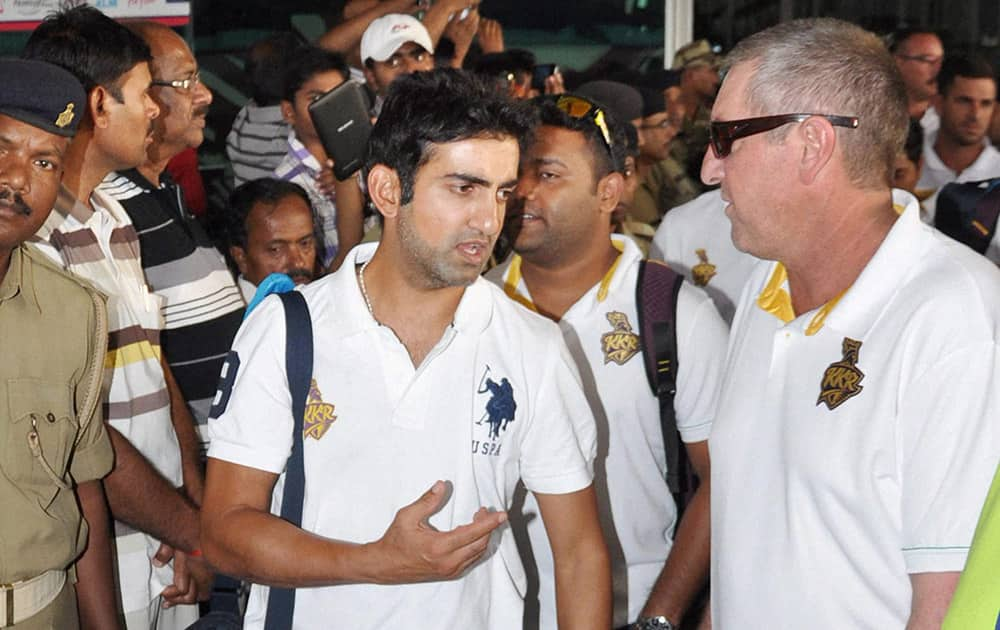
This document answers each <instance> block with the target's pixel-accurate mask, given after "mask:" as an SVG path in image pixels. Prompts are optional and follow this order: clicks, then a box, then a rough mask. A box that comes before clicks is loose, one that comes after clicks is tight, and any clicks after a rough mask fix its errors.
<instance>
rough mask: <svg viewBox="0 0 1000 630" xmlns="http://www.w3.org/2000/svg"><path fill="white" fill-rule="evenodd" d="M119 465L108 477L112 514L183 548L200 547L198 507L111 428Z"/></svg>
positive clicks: (107, 485) (108, 493) (110, 432)
mask: <svg viewBox="0 0 1000 630" xmlns="http://www.w3.org/2000/svg"><path fill="white" fill-rule="evenodd" d="M108 434H109V435H110V436H111V445H112V447H113V448H114V451H115V467H114V469H113V470H112V471H111V474H109V475H108V476H107V477H106V478H105V479H104V487H105V490H106V492H107V497H108V504H109V505H110V506H111V514H112V515H114V517H115V518H116V519H118V520H119V521H122V522H123V523H127V524H129V525H131V526H132V527H134V528H136V529H138V530H139V531H142V532H146V533H147V534H150V535H152V536H153V537H154V538H157V539H159V540H162V541H163V542H165V543H167V544H168V545H170V546H172V547H176V548H178V549H181V550H183V551H193V550H195V549H198V548H199V523H198V508H196V507H195V506H194V505H193V504H192V503H191V502H190V501H189V500H188V499H187V498H186V497H185V496H184V495H183V494H182V493H181V491H179V490H178V489H177V488H174V487H173V486H172V485H170V482H168V481H167V480H166V479H164V478H163V476H162V475H160V473H158V472H157V471H156V469H154V468H153V466H152V464H150V463H149V461H148V460H147V459H146V458H145V457H143V455H142V453H140V452H139V451H137V450H136V448H135V447H134V446H132V443H131V442H129V441H128V440H127V439H126V438H125V437H124V436H123V435H122V434H121V433H119V432H118V431H117V430H115V429H114V428H113V427H110V426H109V427H108Z"/></svg>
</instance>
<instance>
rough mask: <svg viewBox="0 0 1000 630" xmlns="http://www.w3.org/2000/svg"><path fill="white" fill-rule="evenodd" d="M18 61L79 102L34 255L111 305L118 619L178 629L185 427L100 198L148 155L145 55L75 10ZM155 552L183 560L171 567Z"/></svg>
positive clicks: (44, 28) (155, 325) (192, 535)
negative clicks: (114, 178)
mask: <svg viewBox="0 0 1000 630" xmlns="http://www.w3.org/2000/svg"><path fill="white" fill-rule="evenodd" d="M23 56H24V57H26V58H30V59H38V60H42V61H49V62H51V63H56V64H57V65H62V66H63V67H65V68H66V69H67V70H69V71H70V72H71V73H73V74H74V75H75V76H76V77H77V78H78V79H79V80H80V82H81V83H82V84H83V86H84V89H85V90H86V92H87V106H86V112H85V113H84V117H83V119H82V120H81V121H80V127H79V130H78V131H77V135H76V137H75V138H74V139H73V142H72V143H71V144H70V146H69V149H68V150H67V152H66V155H65V162H64V165H65V171H64V175H63V186H62V188H61V190H60V192H59V195H58V197H57V198H56V202H55V207H54V208H53V209H52V213H51V214H50V215H49V217H48V219H47V220H46V221H45V223H44V224H43V225H42V227H41V228H40V229H39V231H38V232H37V233H36V234H35V237H34V242H35V243H36V244H37V245H38V247H39V249H41V250H42V251H43V252H44V253H45V254H46V255H47V256H49V257H50V258H51V259H52V260H53V261H55V262H56V263H57V264H59V265H60V266H61V267H63V268H64V269H67V270H69V271H71V272H73V273H75V274H76V275H78V276H80V277H81V278H83V279H85V280H87V281H88V282H89V283H90V284H92V285H93V286H94V287H96V288H97V289H98V290H100V291H101V292H103V293H105V294H107V296H108V325H109V333H108V349H107V354H106V357H105V360H104V367H105V370H106V377H105V386H104V389H103V398H102V404H103V405H104V410H105V419H106V421H107V426H108V434H109V435H110V437H111V444H112V447H113V449H114V454H115V467H114V469H113V470H112V471H111V474H109V475H108V477H107V478H106V479H105V482H104V483H105V488H106V491H107V496H108V503H109V505H110V507H111V513H112V515H113V516H114V517H115V519H116V523H115V545H116V548H117V554H116V558H117V563H118V570H117V571H116V577H117V581H118V588H119V594H120V597H121V609H122V612H123V613H124V619H125V623H126V626H127V627H128V628H129V629H130V630H136V629H139V628H142V629H143V630H148V629H151V628H156V629H158V630H159V629H163V630H169V629H173V628H178V629H179V628H186V627H187V626H188V625H190V624H191V623H192V622H193V621H194V620H196V619H197V617H198V608H197V606H194V605H191V604H193V603H194V602H195V598H196V592H195V589H192V588H190V586H189V584H188V582H187V580H186V579H185V577H184V575H185V573H186V572H185V570H184V569H185V566H184V563H185V561H186V559H187V558H188V557H190V556H192V555H193V556H197V555H198V549H199V548H200V547H201V544H200V527H199V520H198V519H199V513H198V507H197V504H196V501H197V497H198V496H199V495H200V488H201V483H202V481H201V472H200V470H199V464H198V449H197V438H196V435H195V427H194V423H193V421H192V419H191V415H190V413H189V412H188V409H187V406H186V405H185V404H184V400H183V396H182V395H181V393H180V391H179V390H178V388H177V384H176V381H175V380H174V379H173V377H172V373H171V371H170V367H169V365H167V363H166V361H165V360H164V359H163V358H162V353H161V342H160V333H161V330H162V329H163V319H162V318H163V315H162V312H161V298H160V296H158V295H156V294H155V293H153V292H152V291H150V289H149V287H148V285H147V283H146V278H145V276H144V273H143V269H142V265H141V262H140V252H139V237H138V235H137V233H136V229H135V226H133V224H132V221H131V219H130V218H129V216H128V214H127V213H126V212H125V210H124V208H122V206H121V204H120V203H119V202H118V201H117V200H115V199H114V198H113V197H111V196H110V195H108V194H107V192H106V191H104V190H101V189H100V188H99V184H100V183H101V181H102V180H103V179H104V177H105V176H106V175H107V174H108V173H110V172H111V171H115V170H125V169H129V168H134V167H136V166H138V165H139V164H142V163H143V162H145V161H146V159H147V156H146V149H147V148H148V147H149V145H150V144H152V142H153V138H154V125H153V120H154V119H155V118H156V117H157V115H158V114H159V111H160V109H159V107H158V106H157V104H156V102H154V101H153V99H152V98H151V96H150V90H151V89H152V85H151V84H152V76H151V74H150V68H149V61H150V59H151V55H150V50H149V46H147V45H146V43H145V42H143V41H142V39H140V38H139V37H137V36H136V35H135V34H134V33H132V32H131V31H129V30H128V29H127V28H125V27H124V26H122V25H120V24H118V23H117V22H115V21H114V20H112V19H111V18H109V17H107V16H105V15H104V14H103V13H101V12H100V11H98V10H97V9H94V8H93V7H89V6H86V5H81V6H77V7H74V8H69V9H65V10H63V11H60V12H57V13H53V14H51V15H49V16H48V17H46V18H45V20H43V21H42V23H41V24H40V25H39V26H38V28H36V29H35V31H34V32H33V33H32V34H31V37H29V39H28V42H27V44H26V46H25V49H24V52H23ZM143 253H144V254H145V252H143ZM46 342H47V340H45V341H42V342H41V343H46ZM59 351H60V350H59V348H52V352H59ZM161 541H162V542H164V543H166V544H167V545H169V547H171V548H173V549H176V550H178V551H179V552H181V553H179V554H175V555H174V557H173V561H172V562H169V560H170V558H169V556H168V555H166V554H163V555H161V552H162V551H163V550H164V549H163V548H161ZM175 569H176V571H175ZM175 580H176V581H177V582H178V584H175Z"/></svg>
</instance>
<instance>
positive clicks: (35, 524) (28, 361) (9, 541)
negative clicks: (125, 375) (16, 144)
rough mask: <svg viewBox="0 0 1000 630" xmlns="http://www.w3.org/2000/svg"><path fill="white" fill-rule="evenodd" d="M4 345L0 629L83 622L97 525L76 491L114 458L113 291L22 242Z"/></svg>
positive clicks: (1, 304) (10, 279)
mask: <svg viewBox="0 0 1000 630" xmlns="http://www.w3.org/2000/svg"><path fill="white" fill-rule="evenodd" d="M0 348H2V349H3V350H2V355H0V356H2V357H3V360H0V505H2V506H3V509H0V627H10V626H12V627H14V628H18V629H19V630H21V629H25V630H26V629H35V628H58V629H59V630H63V629H65V628H74V627H76V626H77V625H78V622H77V610H76V597H75V594H74V592H73V587H72V584H73V582H74V580H75V578H74V575H73V571H72V570H71V566H72V564H73V562H74V560H76V558H78V557H79V556H80V554H81V553H83V550H84V548H85V546H86V542H87V524H86V522H84V521H83V519H82V518H81V514H80V510H79V507H78V504H77V499H76V496H75V493H74V490H73V488H74V486H75V485H76V484H79V483H83V482H86V481H92V480H95V479H100V478H102V477H104V476H105V475H107V474H108V472H110V470H111V468H112V464H113V454H112V450H111V442H110V440H109V438H108V435H107V433H106V431H105V428H104V423H103V420H102V412H101V407H100V405H99V402H100V400H101V383H102V379H103V375H104V355H105V353H106V351H107V317H106V314H105V308H104V298H103V296H102V295H101V294H99V293H98V292H97V291H96V290H94V289H91V288H89V287H85V286H84V285H83V284H81V282H80V281H79V280H77V279H76V278H75V277H73V276H71V275H69V274H68V273H66V272H64V271H62V270H60V269H58V268H56V267H54V266H53V265H52V264H51V263H49V262H48V261H47V260H46V259H45V257H44V256H43V255H42V254H41V253H39V252H37V251H35V250H33V247H32V246H30V245H21V246H20V247H18V248H16V249H14V251H13V252H12V254H11V260H10V267H9V269H8V270H7V274H6V275H5V276H4V278H3V279H2V280H0ZM67 569H70V570H67Z"/></svg>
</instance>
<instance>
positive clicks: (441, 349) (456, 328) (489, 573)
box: [209, 244, 596, 630]
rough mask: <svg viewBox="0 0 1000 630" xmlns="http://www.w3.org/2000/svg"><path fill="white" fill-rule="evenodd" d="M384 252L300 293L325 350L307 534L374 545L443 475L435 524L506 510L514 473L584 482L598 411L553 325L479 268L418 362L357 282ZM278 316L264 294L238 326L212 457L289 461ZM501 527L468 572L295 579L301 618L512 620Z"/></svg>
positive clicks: (519, 589) (313, 406) (440, 624)
mask: <svg viewBox="0 0 1000 630" xmlns="http://www.w3.org/2000/svg"><path fill="white" fill-rule="evenodd" d="M375 247H376V244H366V245H361V246H358V247H357V248H355V249H354V250H353V251H351V252H350V254H349V256H348V260H347V261H346V263H345V264H344V265H343V266H342V267H341V269H340V270H339V271H337V272H336V273H334V274H333V275H331V276H327V277H326V278H323V279H322V280H318V281H316V282H313V283H311V284H309V285H307V286H305V287H303V288H302V289H301V291H302V293H303V295H304V296H305V297H306V301H307V302H308V304H309V309H310V313H311V315H312V324H313V335H314V346H315V349H316V351H315V359H314V369H313V377H314V382H313V388H312V390H311V392H310V395H309V402H308V407H307V417H308V418H309V419H310V421H309V422H307V425H306V430H305V433H306V440H305V470H306V479H307V483H306V497H305V506H304V510H303V519H302V523H303V529H305V530H307V531H310V532H314V533H316V534H318V535H320V536H324V537H327V538H332V539H337V540H343V541H350V542H357V543H366V542H371V541H375V540H377V539H379V538H381V536H382V535H383V534H384V533H385V530H386V529H387V528H388V526H389V524H390V523H391V522H392V520H393V517H394V516H395V514H396V512H397V510H399V509H400V508H402V507H404V506H406V505H408V504H410V503H412V502H413V501H415V500H416V499H417V498H418V497H419V496H421V495H422V494H423V493H424V492H426V491H427V489H428V488H430V487H431V485H432V484H433V483H434V482H435V480H437V479H444V480H448V481H450V482H451V483H452V485H453V493H452V496H451V498H450V500H449V501H448V503H447V504H446V505H445V506H444V507H443V508H442V509H441V511H440V512H438V513H437V514H435V515H434V516H433V517H431V519H430V522H431V524H432V525H433V526H435V527H437V528H438V529H440V530H451V529H453V528H454V527H456V526H458V525H462V524H465V523H468V522H471V520H472V517H473V514H474V513H475V512H476V510H477V509H478V508H479V507H480V506H485V507H488V508H493V509H497V510H504V509H507V508H508V507H509V506H510V504H511V501H512V498H513V494H514V488H515V485H516V484H517V481H518V480H519V479H523V480H524V483H525V485H526V486H527V487H528V488H529V489H531V490H533V491H537V492H543V493H552V494H563V493H569V492H575V491H578V490H581V489H583V488H586V487H587V486H588V485H590V483H591V481H592V478H593V472H592V470H593V468H592V466H593V460H594V456H595V449H596V447H595V441H596V439H595V428H594V421H593V416H592V415H591V413H590V409H589V407H588V406H587V402H586V399H585V398H584V395H583V391H582V389H581V385H580V381H579V376H578V374H577V371H576V368H575V367H574V366H573V363H572V359H571V358H570V357H569V354H568V352H567V350H566V347H565V344H564V343H563V341H562V338H561V336H560V334H559V330H558V328H557V327H556V326H555V325H554V324H552V323H551V322H549V321H547V320H545V319H544V318H542V317H539V316H537V315H535V314H533V313H529V312H527V311H526V310H525V309H522V308H521V307H519V306H517V305H516V304H513V303H511V302H510V300H508V299H507V298H506V297H505V296H504V295H503V293H502V292H501V291H500V290H499V289H497V288H496V287H494V286H492V285H490V284H489V283H488V282H486V281H485V280H483V279H481V278H480V279H477V281H476V282H475V283H474V284H472V285H471V286H469V287H468V288H467V289H466V290H465V293H464V295H463V297H462V300H461V302H460V304H459V306H458V309H457V311H456V313H455V319H454V322H453V323H452V324H451V325H450V326H449V327H448V329H447V330H446V331H445V333H444V336H443V337H442V339H441V340H440V341H439V342H438V344H437V345H436V346H435V347H434V349H433V350H431V352H430V353H429V354H428V355H427V357H426V358H425V359H424V361H423V363H422V364H421V365H420V366H419V367H418V368H414V366H413V364H412V362H411V360H410V357H409V354H408V353H407V351H406V348H405V347H404V346H403V345H402V344H401V343H400V342H399V340H398V339H397V338H396V336H395V334H394V333H393V331H392V330H391V329H390V328H388V327H385V326H381V325H379V324H378V323H377V322H376V321H375V320H374V319H373V318H372V317H371V315H370V314H369V313H368V310H367V308H366V307H365V303H364V299H363V298H362V295H361V292H360V290H359V288H358V283H357V278H356V273H355V265H356V264H358V263H359V262H362V261H364V260H366V259H368V258H370V257H371V255H372V253H373V252H374V251H375ZM414 316H415V317H419V314H418V313H415V314H414ZM283 320H284V314H283V309H282V307H281V303H280V301H279V300H278V299H277V298H274V297H270V298H268V299H266V300H265V301H264V302H263V303H262V304H261V305H260V306H259V307H258V308H257V310H255V311H254V313H253V315H252V316H251V317H250V318H249V319H248V320H247V321H246V322H245V324H244V326H243V328H242V329H241V330H240V332H239V334H238V335H237V337H236V341H235V342H234V345H233V348H234V350H235V351H236V352H237V353H238V355H239V363H240V367H239V369H238V371H237V375H236V377H235V382H234V385H233V388H232V393H231V397H230V399H229V403H228V407H227V408H226V409H225V412H224V413H222V414H221V416H220V417H219V418H218V419H214V420H212V421H210V425H209V426H210V430H211V435H212V443H211V448H210V450H209V457H214V458H217V459H221V460H225V461H229V462H234V463H237V464H240V465H243V466H249V467H252V468H257V469H260V470H266V471H268V472H272V473H281V472H282V471H283V470H284V468H285V463H286V461H287V459H288V456H289V454H290V452H291V443H292V435H291V434H292V417H291V411H290V409H291V398H290V394H289V392H288V384H287V378H286V374H285V334H284V321H283ZM279 483H280V482H279ZM277 494H278V492H276V496H277ZM273 507H275V508H277V506H273ZM275 512H277V509H275ZM498 531H499V534H494V537H493V542H492V545H491V549H490V550H489V551H488V552H487V555H486V557H485V559H484V560H483V561H482V562H480V563H478V564H477V565H476V566H474V567H473V568H472V569H470V570H469V571H467V572H466V573H465V575H463V576H462V577H461V578H460V579H456V580H450V581H441V582H429V583H423V584H408V585H402V586H386V585H374V584H351V585H341V586H330V587H324V588H303V589H299V590H298V591H297V594H296V603H295V627H296V628H322V627H329V626H330V624H331V623H332V622H333V621H334V620H335V622H336V625H337V627H343V628H351V629H352V630H363V629H366V628H371V629H373V630H374V629H379V630H381V629H382V628H404V627H405V628H493V629H496V630H509V629H510V628H515V627H518V626H519V625H520V623H521V615H522V612H521V609H522V603H523V602H522V598H523V594H524V591H525V577H524V570H523V567H522V565H521V562H520V559H519V558H518V555H517V549H516V547H515V544H514V541H513V538H512V536H511V533H510V531H509V527H508V526H506V525H504V526H503V527H502V528H501V529H500V530H498ZM266 601H267V589H266V588H265V587H260V586H257V585H255V586H254V587H253V589H252V591H251V595H250V602H249V605H248V610H247V615H246V621H245V623H246V625H245V627H246V628H262V627H263V623H264V616H265V611H266Z"/></svg>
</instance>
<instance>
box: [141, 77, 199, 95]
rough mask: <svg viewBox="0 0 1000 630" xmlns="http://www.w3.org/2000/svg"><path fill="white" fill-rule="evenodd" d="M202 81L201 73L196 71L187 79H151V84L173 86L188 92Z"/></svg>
mask: <svg viewBox="0 0 1000 630" xmlns="http://www.w3.org/2000/svg"><path fill="white" fill-rule="evenodd" d="M199 83H201V73H200V72H195V73H194V74H192V75H191V76H189V77H188V78H186V79H174V80H173V81H150V85H159V86H161V87H171V88H174V89H176V90H180V91H182V92H187V91H189V90H191V89H193V88H194V87H195V86H196V85H198V84H199Z"/></svg>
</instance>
